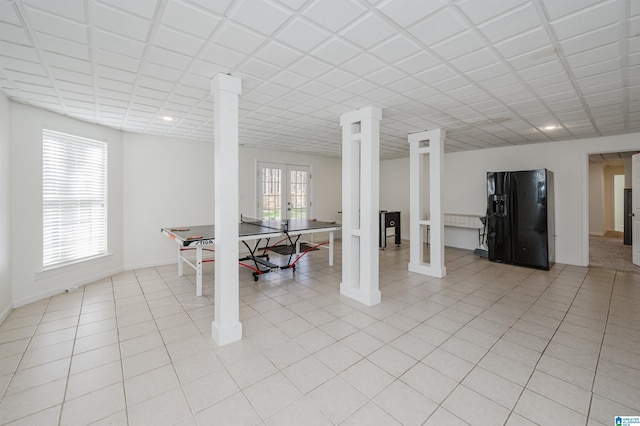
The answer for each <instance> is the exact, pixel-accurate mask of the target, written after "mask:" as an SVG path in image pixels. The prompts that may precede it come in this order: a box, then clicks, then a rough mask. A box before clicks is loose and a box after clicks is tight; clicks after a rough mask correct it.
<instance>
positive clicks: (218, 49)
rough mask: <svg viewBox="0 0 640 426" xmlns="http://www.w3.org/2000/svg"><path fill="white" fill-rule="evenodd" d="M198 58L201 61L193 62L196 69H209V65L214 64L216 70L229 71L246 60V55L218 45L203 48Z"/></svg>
mask: <svg viewBox="0 0 640 426" xmlns="http://www.w3.org/2000/svg"><path fill="white" fill-rule="evenodd" d="M199 57H200V58H202V60H201V61H200V60H196V61H195V62H194V65H195V67H196V68H198V69H210V68H211V65H212V64H214V65H216V69H217V68H218V67H220V66H221V67H223V68H226V70H227V71H229V70H232V69H233V68H235V67H237V66H238V64H240V62H242V61H243V60H244V59H245V58H246V55H243V54H241V53H239V52H236V51H235V50H231V49H227V48H225V47H223V46H220V45H218V44H211V45H208V46H207V47H205V49H204V51H203V52H202V53H201V55H200V56H199ZM200 62H202V63H200Z"/></svg>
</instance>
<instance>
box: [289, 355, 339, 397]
mask: <svg viewBox="0 0 640 426" xmlns="http://www.w3.org/2000/svg"><path fill="white" fill-rule="evenodd" d="M282 372H283V373H284V375H285V376H287V378H288V379H289V380H290V381H291V382H292V383H293V384H294V385H296V387H297V388H298V389H300V391H301V392H302V393H304V394H306V393H308V392H310V391H311V390H312V389H315V388H316V387H318V386H320V385H321V384H323V383H325V382H326V381H327V380H329V379H330V378H332V377H333V376H335V373H334V372H333V370H331V369H330V368H329V367H327V366H326V365H324V364H323V363H322V362H320V361H318V360H317V359H316V358H315V357H313V356H308V357H306V358H303V359H301V360H300V361H298V362H296V363H295V364H292V365H290V366H289V367H287V368H285V369H284V370H282Z"/></svg>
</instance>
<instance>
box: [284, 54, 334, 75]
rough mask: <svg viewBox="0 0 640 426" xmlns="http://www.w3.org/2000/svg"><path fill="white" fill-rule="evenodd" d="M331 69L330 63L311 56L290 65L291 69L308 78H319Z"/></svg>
mask: <svg viewBox="0 0 640 426" xmlns="http://www.w3.org/2000/svg"><path fill="white" fill-rule="evenodd" d="M330 69H331V67H330V66H329V65H327V64H325V63H323V62H320V61H318V60H317V59H314V58H310V57H305V58H303V59H301V60H299V61H298V62H296V63H295V64H293V65H291V66H290V67H289V71H291V72H297V73H299V74H301V75H303V76H305V77H308V78H317V77H318V76H320V75H322V74H324V73H326V72H328V71H329V70H330Z"/></svg>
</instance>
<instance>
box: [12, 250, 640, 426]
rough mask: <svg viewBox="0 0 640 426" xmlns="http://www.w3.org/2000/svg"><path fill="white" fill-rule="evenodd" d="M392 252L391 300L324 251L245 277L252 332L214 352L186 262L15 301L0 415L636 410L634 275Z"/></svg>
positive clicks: (159, 417)
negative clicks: (377, 296) (342, 289)
mask: <svg viewBox="0 0 640 426" xmlns="http://www.w3.org/2000/svg"><path fill="white" fill-rule="evenodd" d="M408 255H409V248H408V244H405V245H403V246H402V247H400V248H396V247H389V248H388V249H387V250H385V251H381V252H380V284H381V290H382V300H383V301H382V303H380V304H379V305H377V306H373V307H366V306H363V305H360V304H358V303H356V302H354V301H352V300H350V299H347V298H344V297H342V296H340V294H339V283H340V279H341V267H340V249H339V243H338V248H337V252H336V266H334V267H332V268H329V267H328V266H327V265H326V252H319V253H313V254H311V255H309V256H307V257H306V258H305V259H304V260H303V261H301V262H300V263H299V266H298V270H297V271H296V273H295V274H293V273H292V272H291V271H280V272H277V273H272V274H268V275H265V276H263V277H262V278H261V279H260V280H259V281H258V282H254V281H253V279H252V278H251V276H250V274H249V273H248V271H246V270H242V271H240V276H241V278H242V280H243V281H242V282H241V284H240V295H241V311H240V314H241V320H242V323H243V328H244V339H243V340H242V341H240V342H238V343H234V344H231V345H228V346H225V347H217V346H216V345H215V343H214V342H213V341H212V339H211V337H210V330H211V321H212V319H213V305H212V303H213V300H212V299H213V297H212V296H211V295H212V294H213V287H212V284H213V275H212V274H213V272H212V271H213V269H212V268H213V266H211V265H209V266H207V268H209V269H207V270H206V276H205V280H206V282H207V283H209V285H208V286H206V287H205V292H206V294H208V296H205V297H195V295H194V294H195V291H194V287H193V281H194V275H193V273H192V271H190V274H191V275H187V276H185V277H182V278H179V277H177V276H176V275H177V273H176V271H177V269H176V265H170V266H163V267H157V268H148V269H140V270H135V271H130V272H124V273H121V274H118V275H116V276H113V277H111V278H109V279H105V280H101V281H99V282H95V283H92V284H89V285H87V286H85V287H83V288H80V289H78V290H76V291H73V292H71V293H66V294H61V295H58V296H55V297H51V298H49V299H47V300H42V301H40V302H36V303H32V304H30V305H27V306H23V307H20V308H18V309H15V310H14V311H13V312H12V313H11V314H10V316H9V317H8V318H7V319H6V320H5V321H4V323H3V324H2V325H1V326H0V395H2V399H1V400H0V424H2V425H5V424H11V425H56V424H62V425H88V424H102V425H106V424H116V425H118V424H123V425H125V424H129V425H154V426H155V425H165V424H166V425H195V424H198V425H209V424H212V425H213V424H215V425H230V424H243V425H256V424H264V425H332V424H341V425H372V424H378V425H383V424H389V425H398V424H404V425H420V424H426V425H442V424H447V425H464V424H472V425H501V424H506V425H531V424H541V425H558V424H562V425H612V424H613V419H614V416H617V415H640V275H634V274H630V273H621V272H616V271H610V270H604V269H589V268H580V267H573V266H566V265H556V266H555V267H554V268H553V269H552V270H551V271H548V272H547V271H538V270H533V269H527V268H520V267H514V266H508V265H502V264H496V263H491V262H488V261H487V260H486V259H481V258H479V257H476V256H474V255H473V254H472V253H470V252H468V251H465V250H456V249H447V253H446V259H447V261H446V266H447V272H448V274H447V276H446V277H445V278H444V279H435V278H431V277H426V276H422V275H418V274H414V273H410V272H408V271H407V262H408V257H409V256H408Z"/></svg>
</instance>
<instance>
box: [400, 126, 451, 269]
mask: <svg viewBox="0 0 640 426" xmlns="http://www.w3.org/2000/svg"><path fill="white" fill-rule="evenodd" d="M444 138H445V133H444V130H441V129H436V130H430V131H427V132H420V133H413V134H410V135H409V145H410V146H409V216H410V223H409V229H410V235H411V239H410V240H409V249H410V254H409V271H411V272H417V273H419V274H424V275H429V276H432V277H437V278H442V277H444V276H445V275H447V269H446V268H445V266H444V215H443V213H442V179H443V178H444ZM425 156H428V157H429V213H427V212H425V211H424V207H423V203H422V193H423V191H422V187H423V186H424V182H425V176H424V168H423V162H424V157H425ZM427 229H429V231H428V232H429V234H430V235H429V244H430V249H429V250H430V262H429V263H426V262H425V261H424V243H425V233H426V230H427Z"/></svg>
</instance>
